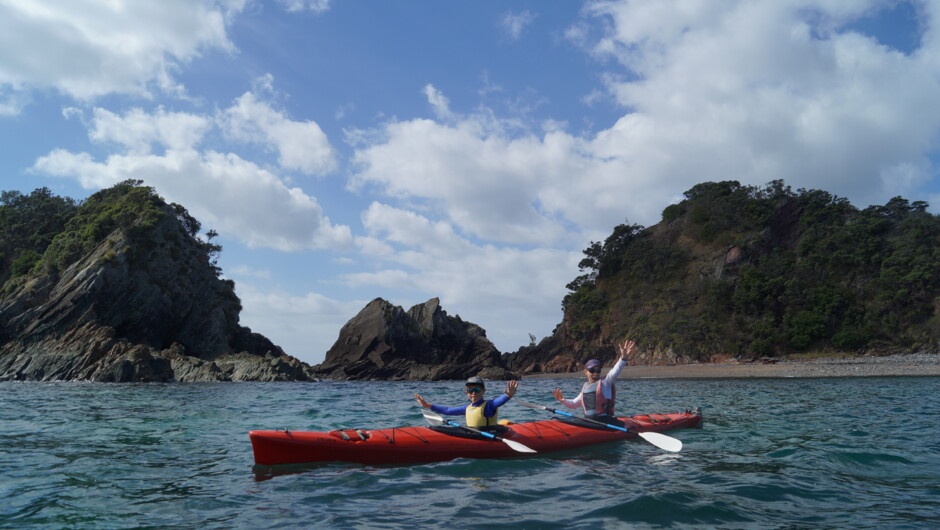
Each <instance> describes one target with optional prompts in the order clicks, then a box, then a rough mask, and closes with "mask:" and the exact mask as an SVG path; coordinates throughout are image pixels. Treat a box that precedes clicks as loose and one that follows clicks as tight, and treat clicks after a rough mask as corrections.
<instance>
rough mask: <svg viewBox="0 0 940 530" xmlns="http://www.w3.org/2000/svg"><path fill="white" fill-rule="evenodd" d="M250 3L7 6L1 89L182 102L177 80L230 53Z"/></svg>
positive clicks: (1, 20) (2, 9) (0, 23)
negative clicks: (236, 25)
mask: <svg viewBox="0 0 940 530" xmlns="http://www.w3.org/2000/svg"><path fill="white" fill-rule="evenodd" d="M243 3H244V2H243V1H230V2H213V1H209V0H206V1H193V0H164V1H161V2H91V1H84V2H73V1H54V0H30V1H28V2H27V1H18V2H2V3H0V88H2V87H3V86H7V87H12V88H13V89H14V90H24V89H33V88H39V89H43V88H47V87H51V88H54V89H56V90H59V91H61V92H63V93H65V94H68V95H70V96H73V97H75V98H79V99H88V98H94V97H97V96H101V95H105V94H111V93H121V94H133V95H140V96H150V95H151V90H152V89H154V88H156V89H158V90H159V91H161V92H164V93H172V94H177V95H181V94H182V93H183V91H184V89H183V87H182V86H181V85H180V84H179V83H178V82H177V81H176V80H175V78H174V72H175V71H176V70H177V69H178V68H179V67H180V66H182V65H185V64H187V63H189V62H190V61H192V60H193V59H195V58H196V57H198V56H200V55H201V54H203V53H205V52H207V51H210V50H218V51H222V52H225V53H228V52H231V51H232V50H233V49H234V47H233V45H232V43H231V42H230V41H229V39H228V36H227V35H226V20H227V19H228V17H230V16H232V15H234V14H235V13H237V12H239V11H241V9H242V7H243Z"/></svg>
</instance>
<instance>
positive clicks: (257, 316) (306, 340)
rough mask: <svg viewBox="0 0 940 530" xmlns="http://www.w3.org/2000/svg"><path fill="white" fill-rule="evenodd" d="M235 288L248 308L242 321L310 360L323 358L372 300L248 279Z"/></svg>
mask: <svg viewBox="0 0 940 530" xmlns="http://www.w3.org/2000/svg"><path fill="white" fill-rule="evenodd" d="M235 291H236V294H237V295H238V297H239V298H240V299H241V301H242V306H243V308H244V309H242V312H241V315H240V323H241V325H243V326H248V327H249V328H251V329H252V331H255V332H260V333H262V334H263V335H264V336H266V337H267V338H268V339H270V340H271V342H273V343H275V344H277V345H278V346H280V347H281V348H282V349H284V351H285V352H286V353H288V354H289V355H293V356H294V357H297V358H298V359H300V360H302V361H304V362H307V363H310V364H317V363H320V362H323V357H324V354H326V352H327V351H328V350H329V349H330V347H331V346H333V343H334V342H336V339H337V337H338V336H339V331H340V329H341V328H342V327H343V325H344V324H346V322H347V321H349V319H351V318H352V317H354V316H356V314H357V313H359V311H360V310H362V308H363V307H365V305H366V304H367V303H368V302H369V301H368V300H352V301H341V300H335V299H332V298H329V297H326V296H323V295H321V294H318V293H306V294H303V295H295V294H290V293H286V292H283V291H280V290H274V291H266V290H263V289H260V288H258V287H257V286H254V285H252V284H251V283H247V282H238V283H236V285H235ZM261 330H263V331H261Z"/></svg>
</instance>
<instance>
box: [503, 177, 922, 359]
mask: <svg viewBox="0 0 940 530" xmlns="http://www.w3.org/2000/svg"><path fill="white" fill-rule="evenodd" d="M684 196H685V199H684V200H683V201H681V202H680V203H678V204H674V205H670V206H669V207H667V208H666V209H665V210H664V211H663V215H662V220H661V222H659V223H658V224H656V225H654V226H652V227H648V228H646V227H642V226H639V225H627V224H623V225H619V226H617V227H616V228H615V229H614V230H613V233H612V234H611V235H610V236H609V237H608V238H607V239H606V240H605V241H603V242H593V243H592V244H591V245H590V246H589V247H588V248H587V249H586V250H585V258H584V259H583V260H582V261H581V263H580V268H581V270H582V272H584V273H585V274H583V275H581V276H579V277H578V278H576V279H575V280H574V281H572V282H571V283H570V284H569V285H568V288H569V290H570V293H569V294H568V295H567V296H566V297H565V299H564V301H563V304H562V305H563V308H564V317H563V321H562V322H561V324H559V325H558V326H557V327H556V329H555V332H554V334H553V336H551V337H548V338H546V339H545V340H543V341H542V342H541V343H540V344H538V345H536V346H531V347H524V348H522V349H520V350H519V351H518V352H515V353H513V354H508V355H507V356H506V361H507V365H508V366H509V368H511V369H513V370H520V371H524V372H525V371H528V372H532V371H569V370H571V369H575V370H576V369H578V367H579V366H580V365H579V363H581V362H583V361H584V360H586V359H588V358H591V357H597V358H601V359H604V360H610V359H613V358H614V356H615V353H614V348H613V344H614V343H615V342H616V341H618V340H620V339H622V338H623V337H625V336H630V337H634V338H636V339H637V340H638V341H639V343H640V344H641V349H642V350H643V352H644V355H643V356H642V357H641V358H639V359H638V362H639V363H641V364H671V363H683V362H698V361H708V360H712V359H726V358H729V357H735V358H744V359H753V358H760V357H771V358H772V357H777V356H782V355H786V354H791V353H798V352H807V351H814V352H824V351H842V352H857V353H875V354H886V353H893V352H937V351H938V350H940V217H938V216H936V215H932V214H930V213H928V212H927V211H926V209H927V206H928V205H927V204H926V203H924V202H913V203H912V202H909V201H907V200H905V199H903V198H901V197H895V198H894V199H891V200H890V201H888V203H887V204H885V205H884V206H870V207H868V208H865V209H859V208H857V207H855V206H853V205H851V204H850V203H849V202H848V201H847V200H846V199H843V198H840V197H837V196H834V195H831V194H830V193H828V192H825V191H820V190H804V189H801V190H798V191H796V192H794V191H793V190H792V189H790V188H789V187H788V186H785V185H784V183H783V182H782V181H774V182H771V183H770V184H768V185H767V186H765V187H763V188H759V187H753V186H742V185H741V184H739V183H738V182H734V181H725V182H717V183H716V182H706V183H702V184H699V185H696V186H695V187H693V188H692V189H690V190H688V191H687V192H685V194H684Z"/></svg>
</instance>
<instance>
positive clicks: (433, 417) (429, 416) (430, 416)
mask: <svg viewBox="0 0 940 530" xmlns="http://www.w3.org/2000/svg"><path fill="white" fill-rule="evenodd" d="M421 414H422V415H423V416H424V419H426V420H428V423H430V424H431V425H443V424H444V418H442V417H440V416H438V415H437V414H435V413H433V412H431V411H430V410H422V411H421Z"/></svg>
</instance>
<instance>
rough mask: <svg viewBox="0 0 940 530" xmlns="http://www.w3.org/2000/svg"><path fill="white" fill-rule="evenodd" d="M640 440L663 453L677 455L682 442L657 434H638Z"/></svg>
mask: <svg viewBox="0 0 940 530" xmlns="http://www.w3.org/2000/svg"><path fill="white" fill-rule="evenodd" d="M637 434H639V435H640V437H641V438H643V439H644V440H646V441H647V442H649V443H651V444H653V445H655V446H656V447H659V448H660V449H662V450H664V451H672V452H673V453H678V452H679V451H681V450H682V440H678V439H676V438H673V437H672V436H666V435H665V434H660V433H658V432H638V433H637Z"/></svg>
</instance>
